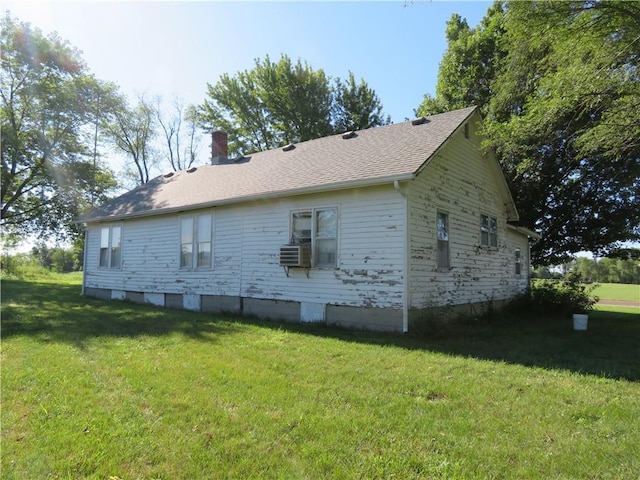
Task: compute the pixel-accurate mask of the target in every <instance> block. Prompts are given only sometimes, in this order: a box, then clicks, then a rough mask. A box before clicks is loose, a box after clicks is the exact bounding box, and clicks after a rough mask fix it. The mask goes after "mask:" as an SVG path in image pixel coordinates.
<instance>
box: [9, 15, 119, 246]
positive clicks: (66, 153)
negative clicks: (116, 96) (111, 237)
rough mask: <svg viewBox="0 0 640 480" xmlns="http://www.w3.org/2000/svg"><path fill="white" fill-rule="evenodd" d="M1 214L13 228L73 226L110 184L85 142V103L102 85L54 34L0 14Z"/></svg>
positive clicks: (45, 230)
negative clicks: (75, 220) (78, 217)
mask: <svg viewBox="0 0 640 480" xmlns="http://www.w3.org/2000/svg"><path fill="white" fill-rule="evenodd" d="M1 27H2V28H1V34H0V51H1V70H0V98H1V100H2V105H1V110H0V122H1V123H0V125H1V130H2V131H1V135H2V146H1V154H2V167H1V168H2V171H1V177H2V187H1V189H2V220H1V224H2V227H3V229H4V230H5V231H6V232H13V233H14V234H16V235H25V234H28V233H41V234H49V233H54V234H57V235H58V236H60V237H65V236H68V235H69V234H73V233H74V232H75V233H77V227H74V226H73V224H72V223H71V221H72V220H73V218H74V217H75V216H76V215H77V214H78V213H79V211H81V210H83V209H85V208H88V206H90V204H91V201H92V200H95V199H100V198H103V197H104V196H106V195H107V194H108V193H109V192H110V190H112V188H113V187H114V186H115V181H114V179H113V175H112V174H111V172H110V171H109V170H108V169H107V168H105V167H104V166H102V165H100V164H99V163H94V161H93V158H92V156H91V150H90V148H89V144H88V143H87V136H86V135H87V132H88V130H87V129H88V126H90V125H91V123H92V122H93V121H94V120H95V114H93V115H92V112H91V111H90V107H89V106H90V105H92V102H93V100H94V99H95V98H96V97H98V96H100V95H103V96H108V95H109V90H108V89H105V87H104V84H102V83H101V82H99V81H97V80H96V79H95V78H94V77H93V76H92V75H91V74H90V73H89V71H88V68H87V66H86V65H85V64H84V62H83V61H82V59H81V56H80V53H79V52H78V51H77V50H76V49H74V48H73V47H71V46H70V45H69V44H68V43H67V42H65V41H63V40H62V39H60V38H59V37H58V36H57V35H55V34H53V35H50V36H48V37H47V36H44V35H43V34H42V32H41V31H40V30H37V29H34V28H32V27H31V26H30V25H29V24H27V23H21V22H19V21H18V20H15V19H13V18H12V17H11V16H10V15H9V14H8V13H7V14H6V15H5V16H4V17H3V18H2V20H1Z"/></svg>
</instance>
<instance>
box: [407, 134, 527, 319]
mask: <svg viewBox="0 0 640 480" xmlns="http://www.w3.org/2000/svg"><path fill="white" fill-rule="evenodd" d="M479 147H480V145H479V139H478V137H477V136H476V134H475V129H474V128H473V126H471V128H470V138H469V139H467V138H465V136H464V133H463V132H459V133H457V134H456V135H455V136H454V138H452V139H451V141H450V142H449V143H448V144H447V145H446V146H445V147H444V148H443V150H442V151H441V152H440V153H439V154H438V155H437V156H436V157H435V158H433V159H432V160H431V163H430V164H429V165H428V166H427V167H426V168H425V169H424V170H423V172H422V173H420V174H419V175H418V177H417V178H416V179H415V180H414V181H412V182H411V183H410V186H409V192H410V193H409V224H410V237H409V252H410V260H409V264H410V273H409V277H410V282H409V289H410V291H409V297H410V307H412V308H427V307H430V306H443V305H458V304H465V303H476V302H486V301H489V300H503V299H507V298H510V297H512V296H513V295H514V292H515V291H516V290H517V291H520V290H522V286H523V285H524V283H525V281H526V280H528V279H525V278H522V277H526V274H525V272H524V270H525V269H528V264H527V263H524V262H525V259H524V257H526V254H527V251H528V250H527V248H526V237H524V236H522V235H520V234H518V233H517V232H512V231H511V232H510V235H509V236H507V209H506V206H505V205H504V204H503V200H502V197H501V196H500V195H499V189H498V181H501V179H497V178H495V177H494V176H493V175H492V173H491V172H492V169H491V168H490V166H489V164H488V162H489V161H492V160H491V159H489V158H486V157H484V156H483V155H482V154H481V152H480V150H479ZM437 211H441V212H444V213H448V214H449V250H450V266H451V268H450V269H448V270H438V269H437V268H436V212H437ZM480 215H490V216H492V217H495V218H497V220H498V247H497V248H488V247H481V246H480ZM518 236H519V237H521V238H520V240H519V241H520V242H521V243H522V242H525V243H524V244H525V246H522V252H523V265H522V266H523V275H521V277H520V278H517V279H516V278H515V266H514V265H513V264H514V260H513V259H512V257H514V253H513V250H514V248H515V247H514V245H515V244H514V242H516V238H517V237H518ZM525 288H526V287H525Z"/></svg>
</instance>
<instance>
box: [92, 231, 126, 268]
mask: <svg viewBox="0 0 640 480" xmlns="http://www.w3.org/2000/svg"><path fill="white" fill-rule="evenodd" d="M98 265H99V266H100V267H101V268H120V267H121V266H122V226H121V225H111V226H108V227H102V228H101V229H100V257H99V260H98Z"/></svg>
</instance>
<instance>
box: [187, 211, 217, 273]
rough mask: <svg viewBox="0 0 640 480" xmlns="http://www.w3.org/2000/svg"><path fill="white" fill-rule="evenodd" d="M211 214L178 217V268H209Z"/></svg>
mask: <svg viewBox="0 0 640 480" xmlns="http://www.w3.org/2000/svg"><path fill="white" fill-rule="evenodd" d="M212 226H213V221H212V216H211V214H205V215H196V216H195V217H184V218H181V219H180V268H185V269H190V268H194V267H195V268H211V251H212V250H211V245H212V232H213V230H212Z"/></svg>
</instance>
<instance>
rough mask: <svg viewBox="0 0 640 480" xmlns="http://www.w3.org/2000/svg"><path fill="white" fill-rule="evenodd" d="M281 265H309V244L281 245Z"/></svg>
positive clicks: (305, 266) (306, 266)
mask: <svg viewBox="0 0 640 480" xmlns="http://www.w3.org/2000/svg"><path fill="white" fill-rule="evenodd" d="M280 266H281V267H287V268H289V267H302V268H309V267H311V246H310V245H283V246H282V247H280Z"/></svg>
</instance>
